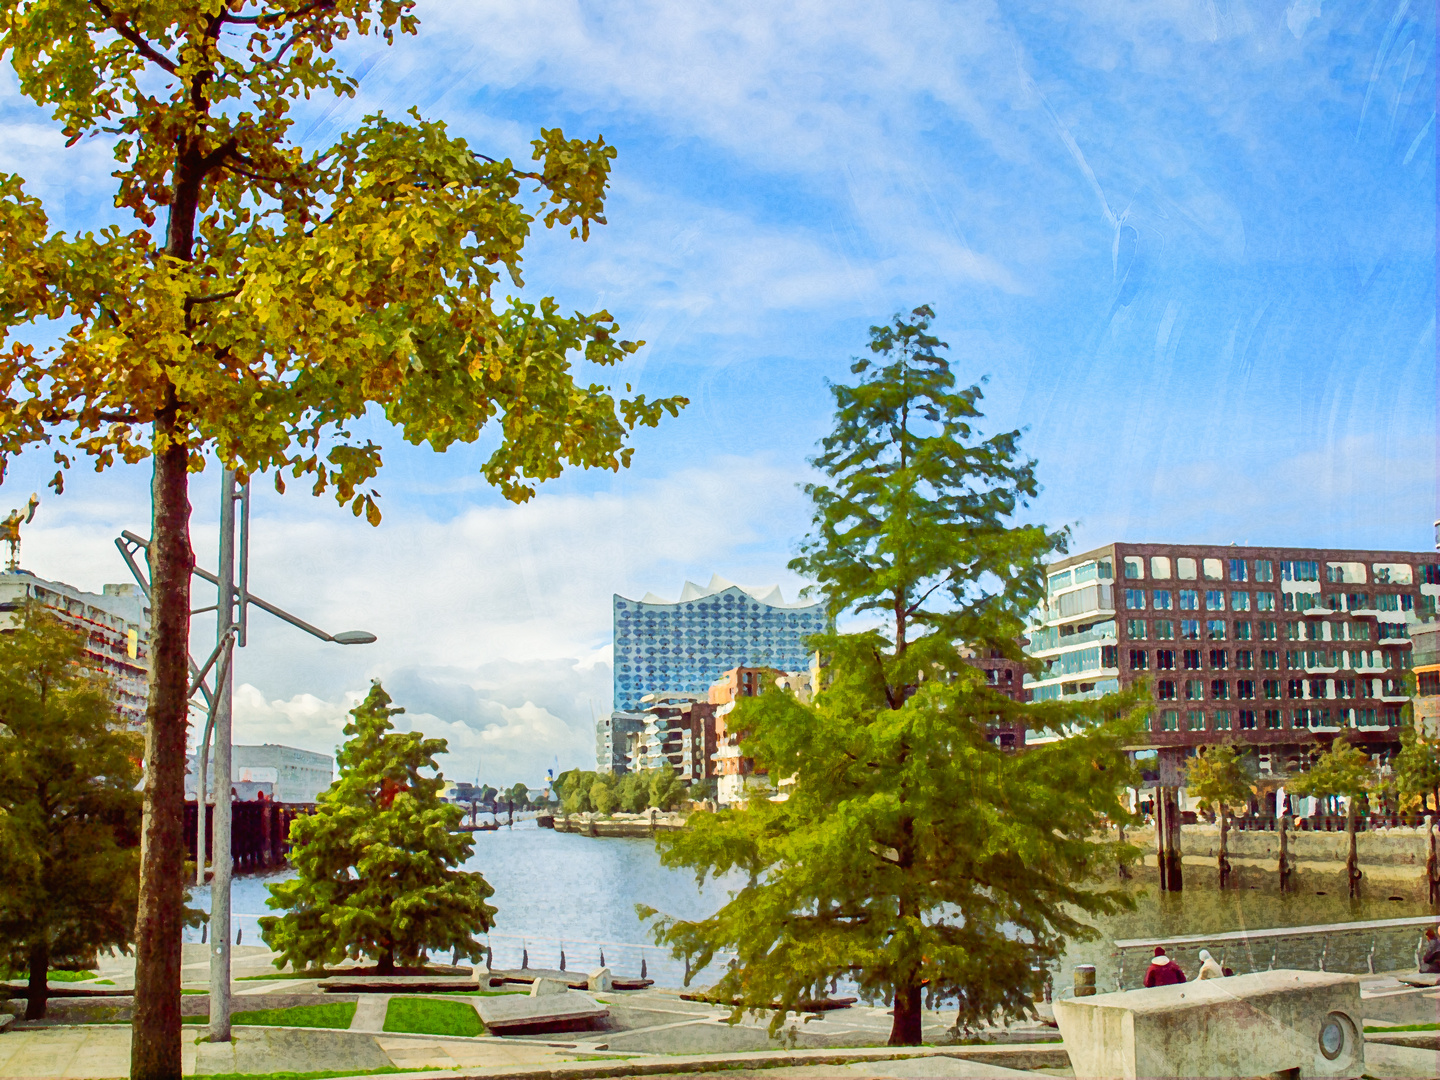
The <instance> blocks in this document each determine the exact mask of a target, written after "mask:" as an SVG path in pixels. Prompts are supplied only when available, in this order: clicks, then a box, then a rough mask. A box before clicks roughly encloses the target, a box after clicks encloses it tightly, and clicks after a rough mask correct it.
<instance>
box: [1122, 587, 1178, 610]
mask: <svg viewBox="0 0 1440 1080" xmlns="http://www.w3.org/2000/svg"><path fill="white" fill-rule="evenodd" d="M1126 591H1127V592H1128V591H1129V590H1126ZM1151 596H1152V597H1153V598H1154V601H1155V610H1156V611H1169V610H1170V590H1169V589H1156V590H1155V591H1154V592H1153V593H1151Z"/></svg>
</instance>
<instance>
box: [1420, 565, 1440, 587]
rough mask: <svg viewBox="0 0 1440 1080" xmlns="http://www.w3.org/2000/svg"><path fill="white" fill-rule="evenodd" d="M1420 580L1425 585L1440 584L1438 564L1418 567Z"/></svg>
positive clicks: (1439, 567)
mask: <svg viewBox="0 0 1440 1080" xmlns="http://www.w3.org/2000/svg"><path fill="white" fill-rule="evenodd" d="M1420 580H1421V581H1423V582H1424V583H1425V584H1426V585H1440V566H1422V567H1420Z"/></svg>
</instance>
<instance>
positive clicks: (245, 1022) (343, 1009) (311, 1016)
mask: <svg viewBox="0 0 1440 1080" xmlns="http://www.w3.org/2000/svg"><path fill="white" fill-rule="evenodd" d="M354 1019H355V1002H353V1001H337V1002H334V1003H333V1004H332V1003H327V1004H325V1005H293V1006H291V1007H290V1008H288V1009H252V1010H250V1011H249V1012H237V1013H231V1014H230V1023H231V1024H233V1025H235V1026H236V1027H242V1026H249V1027H257V1026H264V1027H308V1028H348V1027H349V1026H350V1021H351V1020H354ZM128 1022H129V1021H126V1023H128ZM181 1022H182V1023H185V1024H208V1023H209V1022H210V1017H208V1016H186V1017H183V1018H182V1020H181ZM333 1075H335V1076H344V1075H346V1074H345V1073H335V1074H333Z"/></svg>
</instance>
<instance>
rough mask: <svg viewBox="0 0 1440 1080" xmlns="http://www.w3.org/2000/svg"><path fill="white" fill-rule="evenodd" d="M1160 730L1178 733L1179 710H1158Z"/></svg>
mask: <svg viewBox="0 0 1440 1080" xmlns="http://www.w3.org/2000/svg"><path fill="white" fill-rule="evenodd" d="M1160 728H1161V730H1162V731H1179V730H1180V710H1179V709H1161V710H1160Z"/></svg>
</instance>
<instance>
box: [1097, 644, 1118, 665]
mask: <svg viewBox="0 0 1440 1080" xmlns="http://www.w3.org/2000/svg"><path fill="white" fill-rule="evenodd" d="M1100 666H1101V667H1108V668H1113V667H1119V666H1120V661H1119V659H1118V658H1117V657H1116V655H1115V646H1114V645H1101V646H1100Z"/></svg>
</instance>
